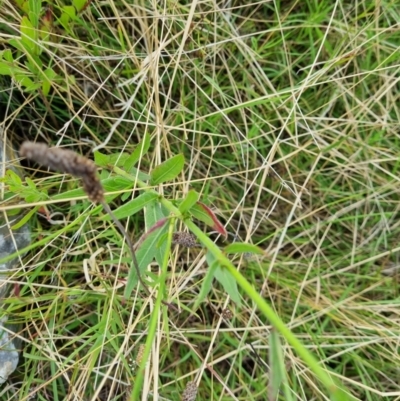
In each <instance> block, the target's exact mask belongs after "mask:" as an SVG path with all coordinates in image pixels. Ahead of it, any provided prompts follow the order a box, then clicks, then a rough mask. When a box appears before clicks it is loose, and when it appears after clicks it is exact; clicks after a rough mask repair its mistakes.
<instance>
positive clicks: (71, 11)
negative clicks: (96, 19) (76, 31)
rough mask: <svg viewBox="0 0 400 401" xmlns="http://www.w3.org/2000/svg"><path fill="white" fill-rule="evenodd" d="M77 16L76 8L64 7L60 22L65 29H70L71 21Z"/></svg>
mask: <svg viewBox="0 0 400 401" xmlns="http://www.w3.org/2000/svg"><path fill="white" fill-rule="evenodd" d="M75 16H76V10H75V7H74V6H64V7H62V13H61V16H60V19H59V21H60V22H61V24H62V26H63V27H64V28H68V23H69V21H70V20H71V19H74V18H75Z"/></svg>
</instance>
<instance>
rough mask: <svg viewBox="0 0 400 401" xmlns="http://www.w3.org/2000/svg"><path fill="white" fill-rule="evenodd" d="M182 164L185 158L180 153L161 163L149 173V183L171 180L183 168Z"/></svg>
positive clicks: (155, 183) (154, 183)
mask: <svg viewBox="0 0 400 401" xmlns="http://www.w3.org/2000/svg"><path fill="white" fill-rule="evenodd" d="M184 164H185V158H184V157H183V154H181V153H180V154H179V155H176V156H174V157H171V159H168V160H166V161H165V162H164V163H161V164H160V165H159V166H157V167H156V168H155V169H154V170H153V171H152V172H151V174H150V176H151V184H152V185H157V184H161V183H163V182H166V181H171V180H173V179H174V178H175V177H177V176H178V175H179V173H180V172H181V171H182V170H183V166H184Z"/></svg>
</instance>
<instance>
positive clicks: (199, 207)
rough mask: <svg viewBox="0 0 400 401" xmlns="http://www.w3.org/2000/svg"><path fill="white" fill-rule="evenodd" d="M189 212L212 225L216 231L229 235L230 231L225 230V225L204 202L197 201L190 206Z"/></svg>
mask: <svg viewBox="0 0 400 401" xmlns="http://www.w3.org/2000/svg"><path fill="white" fill-rule="evenodd" d="M189 213H190V214H191V215H192V216H193V217H195V218H196V219H198V220H200V221H202V222H203V223H206V224H207V225H208V226H210V227H212V228H213V229H214V230H215V231H217V232H218V233H220V234H222V235H223V236H224V237H226V236H227V235H228V233H227V232H226V230H225V227H224V226H223V225H222V224H221V222H220V221H219V220H218V218H217V216H216V215H215V213H214V212H213V211H212V210H211V209H210V208H209V207H208V206H206V205H205V204H204V203H202V202H197V203H196V204H195V205H193V206H192V207H191V208H190V210H189Z"/></svg>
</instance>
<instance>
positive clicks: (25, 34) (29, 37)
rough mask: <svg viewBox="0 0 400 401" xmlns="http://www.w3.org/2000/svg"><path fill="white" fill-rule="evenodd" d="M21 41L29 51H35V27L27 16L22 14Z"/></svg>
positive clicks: (33, 52)
mask: <svg viewBox="0 0 400 401" xmlns="http://www.w3.org/2000/svg"><path fill="white" fill-rule="evenodd" d="M20 31H21V42H22V44H23V45H24V47H25V49H26V50H27V51H29V53H32V54H35V53H36V51H37V36H38V35H37V29H35V28H34V27H33V25H32V23H31V21H29V18H28V17H26V16H24V17H22V19H21V26H20Z"/></svg>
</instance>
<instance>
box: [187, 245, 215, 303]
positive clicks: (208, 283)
mask: <svg viewBox="0 0 400 401" xmlns="http://www.w3.org/2000/svg"><path fill="white" fill-rule="evenodd" d="M206 260H207V263H208V266H209V267H208V269H207V273H206V276H205V277H204V280H203V283H202V284H201V288H200V293H199V296H198V298H197V300H196V302H195V304H194V307H193V309H194V310H196V309H197V308H198V307H199V306H200V304H201V303H202V302H203V301H204V299H205V298H206V296H207V295H208V293H209V292H210V290H211V288H212V283H213V280H214V277H215V270H216V269H217V267H218V261H217V260H216V259H214V256H213V254H212V253H211V252H207V254H206Z"/></svg>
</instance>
